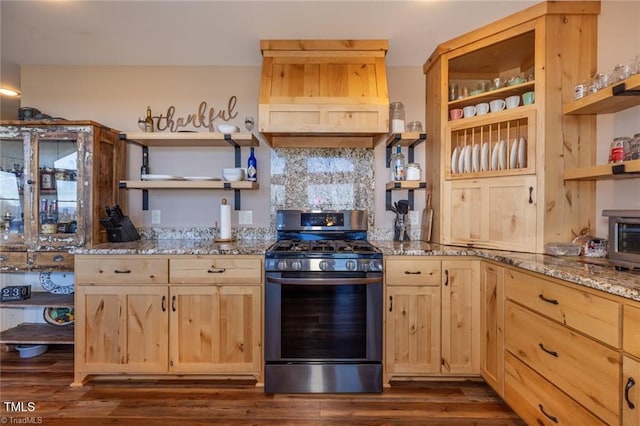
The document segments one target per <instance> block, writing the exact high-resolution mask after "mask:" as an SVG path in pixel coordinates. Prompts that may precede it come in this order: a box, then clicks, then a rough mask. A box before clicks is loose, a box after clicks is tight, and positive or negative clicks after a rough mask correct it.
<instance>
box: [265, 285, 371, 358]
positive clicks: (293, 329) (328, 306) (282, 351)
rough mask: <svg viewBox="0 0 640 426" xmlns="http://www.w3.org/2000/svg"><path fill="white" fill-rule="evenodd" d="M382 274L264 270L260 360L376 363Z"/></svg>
mask: <svg viewBox="0 0 640 426" xmlns="http://www.w3.org/2000/svg"><path fill="white" fill-rule="evenodd" d="M382 293H383V290H382V274H380V273H379V272H376V273H365V272H362V273H360V272H356V273H352V272H351V273H347V272H345V273H339V272H331V273H327V272H318V273H315V272H290V273H287V272H273V273H267V274H266V293H265V361H266V362H267V363H269V362H276V363H277V362H281V363H296V362H329V363H330V362H337V363H350V362H353V363H362V362H364V363H367V362H374V363H375V362H377V363H379V362H381V361H382V297H383V295H382Z"/></svg>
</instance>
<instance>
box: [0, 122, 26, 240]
mask: <svg viewBox="0 0 640 426" xmlns="http://www.w3.org/2000/svg"><path fill="white" fill-rule="evenodd" d="M24 148H25V143H24V137H23V136H22V134H20V133H14V134H9V133H5V132H1V134H0V215H1V216H0V219H1V220H2V221H1V222H0V225H1V228H0V229H1V230H2V242H3V243H21V242H24V218H25V204H24V201H25V197H24V183H25V180H24V171H25V160H24V159H25V149H24Z"/></svg>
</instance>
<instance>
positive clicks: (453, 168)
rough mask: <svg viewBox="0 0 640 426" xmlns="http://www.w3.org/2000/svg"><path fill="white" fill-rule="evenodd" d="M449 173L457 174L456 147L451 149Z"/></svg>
mask: <svg viewBox="0 0 640 426" xmlns="http://www.w3.org/2000/svg"><path fill="white" fill-rule="evenodd" d="M451 173H452V174H456V173H458V147H457V146H456V147H455V148H453V154H452V155H451Z"/></svg>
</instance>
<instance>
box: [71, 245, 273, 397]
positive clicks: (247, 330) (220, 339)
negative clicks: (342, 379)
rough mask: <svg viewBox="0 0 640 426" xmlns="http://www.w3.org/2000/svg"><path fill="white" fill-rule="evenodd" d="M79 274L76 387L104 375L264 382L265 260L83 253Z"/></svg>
mask: <svg viewBox="0 0 640 426" xmlns="http://www.w3.org/2000/svg"><path fill="white" fill-rule="evenodd" d="M76 271H77V275H76V278H77V282H76V353H75V380H74V384H75V385H80V384H82V383H83V382H84V380H85V379H86V378H87V376H90V375H104V374H110V375H113V374H126V375H131V376H134V377H135V376H140V375H144V374H151V375H157V376H158V377H160V378H161V377H168V376H171V375H175V374H188V375H190V377H196V376H198V377H210V376H211V375H215V376H216V377H243V378H248V377H253V378H254V379H256V380H257V381H260V380H261V379H262V278H261V277H262V260H261V258H260V257H257V256H184V257H182V256H179V257H171V258H169V257H166V256H142V255H141V256H108V255H107V256H90V255H81V256H77V257H76ZM169 271H171V273H170V272H169Z"/></svg>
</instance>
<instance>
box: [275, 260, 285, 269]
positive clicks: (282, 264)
mask: <svg viewBox="0 0 640 426" xmlns="http://www.w3.org/2000/svg"><path fill="white" fill-rule="evenodd" d="M276 267H277V268H278V270H279V271H284V270H285V269H287V261H286V260H278V263H277V264H276Z"/></svg>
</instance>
